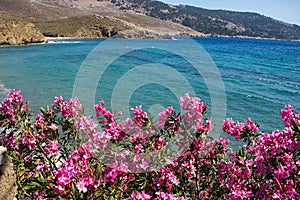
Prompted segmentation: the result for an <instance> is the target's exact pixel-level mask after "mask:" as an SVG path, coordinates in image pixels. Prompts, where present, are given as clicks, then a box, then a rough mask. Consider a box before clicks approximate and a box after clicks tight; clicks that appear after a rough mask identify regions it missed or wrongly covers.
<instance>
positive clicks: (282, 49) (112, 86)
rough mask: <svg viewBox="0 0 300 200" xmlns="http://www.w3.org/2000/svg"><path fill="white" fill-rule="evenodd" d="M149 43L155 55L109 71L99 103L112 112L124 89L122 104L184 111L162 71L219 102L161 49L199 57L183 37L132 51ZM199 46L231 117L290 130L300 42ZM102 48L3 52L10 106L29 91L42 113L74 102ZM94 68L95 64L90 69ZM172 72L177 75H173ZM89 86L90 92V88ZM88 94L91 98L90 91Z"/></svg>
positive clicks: (299, 103) (299, 96)
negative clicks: (287, 113) (288, 110)
mask: <svg viewBox="0 0 300 200" xmlns="http://www.w3.org/2000/svg"><path fill="white" fill-rule="evenodd" d="M117 41H118V40H115V41H114V42H113V43H116V42H117ZM119 42H121V40H119ZM141 42H142V43H143V42H146V43H147V45H148V46H145V47H147V48H143V49H137V50H136V49H130V51H128V52H127V53H126V55H123V56H118V58H117V59H115V60H113V62H112V63H109V64H107V65H108V66H109V67H108V68H107V69H106V70H105V72H103V74H102V77H101V79H100V80H99V82H97V90H96V91H95V96H96V98H95V99H97V100H100V99H104V100H105V101H107V102H108V106H110V105H111V104H110V100H111V99H112V98H113V95H114V94H113V91H116V90H117V89H118V88H117V87H116V85H117V86H119V87H120V88H119V89H120V90H122V91H123V93H122V94H123V95H126V94H127V96H126V97H119V98H120V99H124V100H126V99H129V100H130V101H129V105H130V106H136V105H140V104H142V105H143V106H144V108H145V109H146V110H150V111H151V109H154V110H155V109H159V108H160V107H161V106H168V105H171V104H174V106H175V107H176V108H178V104H176V102H177V99H176V95H174V94H173V93H172V92H173V90H175V89H176V88H180V86H181V85H182V83H181V82H180V81H178V82H177V81H174V80H173V82H172V83H171V82H170V81H169V82H170V85H168V87H166V86H165V85H164V83H163V82H162V83H161V82H160V84H159V83H156V82H159V81H161V80H164V77H160V78H159V76H162V75H165V77H167V76H168V74H164V72H160V70H158V69H159V66H161V65H167V66H169V67H170V68H172V69H173V70H176V71H177V72H178V73H179V74H180V75H182V76H183V77H184V78H185V79H186V80H187V81H188V83H189V84H190V85H191V87H192V88H193V89H194V91H195V93H196V95H197V96H199V97H200V98H201V99H202V100H203V101H205V102H208V103H209V104H210V103H211V98H210V92H209V90H208V86H207V85H206V82H205V80H204V79H203V78H202V76H201V74H199V72H197V71H196V70H195V69H194V68H193V66H191V64H190V63H188V62H187V61H186V60H184V59H183V58H182V57H180V56H178V55H175V54H174V53H170V52H168V51H164V50H161V49H158V48H153V47H156V46H157V45H161V46H162V47H166V46H168V47H170V48H171V49H172V48H173V49H174V48H175V49H176V45H178V47H183V49H185V51H186V52H185V53H186V54H187V55H189V58H191V59H193V57H194V55H196V54H197V53H198V50H197V49H195V48H189V47H188V46H187V47H185V46H184V45H185V39H182V38H179V39H178V40H174V41H172V43H171V41H167V40H145V41H141V40H130V43H131V44H135V43H136V44H139V43H141ZM194 42H195V43H197V44H198V45H199V48H200V46H202V47H203V48H204V49H205V50H206V51H207V53H208V54H209V55H210V56H211V59H213V61H214V63H215V65H216V66H217V69H218V70H219V72H220V74H221V77H222V80H223V82H224V86H225V93H226V100H227V109H226V116H227V117H232V118H233V119H234V120H239V121H244V120H245V119H246V118H247V117H251V118H252V119H253V120H256V121H258V122H259V123H260V127H261V129H263V130H266V131H270V130H272V129H275V128H282V123H281V120H280V115H279V112H280V110H281V109H282V107H283V106H284V105H285V104H291V105H293V106H294V107H295V108H296V109H298V110H299V109H300V43H299V42H290V41H269V40H251V39H228V38H226V39H225V38H194ZM101 43H103V40H61V41H56V42H53V43H50V44H42V45H33V46H22V47H5V48H0V98H2V99H3V98H4V97H5V94H6V93H7V91H8V90H9V89H12V88H16V89H18V90H21V91H22V93H23V95H24V96H25V98H26V99H27V100H28V101H29V102H30V104H31V105H32V108H33V110H34V111H35V112H37V111H38V109H39V107H41V106H45V105H50V104H51V102H52V100H53V97H54V96H59V95H62V96H64V97H65V98H70V97H72V92H73V87H74V81H75V79H76V76H77V75H78V72H79V69H80V66H81V65H82V63H84V62H86V61H87V58H88V54H89V53H90V52H91V51H92V50H93V49H94V48H95V47H97V46H98V45H99V44H100V45H99V46H100V47H101ZM152 44H153V45H152ZM170 45H174V46H170ZM99 46H98V48H99ZM124 49H125V47H124ZM102 50H103V49H102ZM199 51H200V50H199ZM115 54H116V49H112V50H111V49H107V50H106V49H105V51H102V54H99V57H97V59H96V61H97V62H98V63H101V62H105V61H106V60H107V58H113V57H114V56H116V55H115ZM101 56H102V57H101ZM195 59H197V56H195ZM151 62H152V63H155V64H156V65H157V66H158V67H157V66H155V65H151V66H152V67H153V68H152V69H153V71H151V70H150V71H147V72H146V73H143V75H142V76H140V75H138V74H136V76H137V77H134V74H135V73H134V72H135V71H133V68H134V67H135V66H140V65H145V64H148V63H151ZM93 63H95V60H94V61H91V62H89V63H88V64H90V65H93ZM151 66H150V67H151ZM92 67H95V68H97V66H92ZM147 67H148V69H149V66H147ZM140 69H142V68H140ZM130 70H131V71H130ZM155 70H156V71H155ZM157 70H158V71H159V73H158V74H156V73H157ZM168 70H171V69H168ZM148 73H149V75H150V74H151V73H154V76H153V77H154V80H153V77H151V80H153V81H152V82H151V81H149V83H147V84H146V82H147V81H146V82H145V84H144V85H139V87H138V88H134V89H131V90H130V88H128V87H127V88H126V87H125V89H124V87H121V86H123V85H122V81H126V77H127V78H128V77H129V79H128V80H127V81H129V80H130V81H131V82H130V83H131V84H132V83H133V84H132V85H131V86H132V87H136V85H134V83H135V81H137V82H139V81H138V77H142V79H143V76H144V77H145V79H147V77H148ZM172 73H173V71H172ZM172 73H171V75H170V76H173V75H172ZM125 75H126V76H125ZM124 77H125V78H124ZM175 79H176V78H175ZM170 80H171V79H170ZM92 81H95V80H92ZM97 81H98V80H97ZM166 81H168V80H167V79H166ZM81 84H82V85H81V87H83V88H84V87H85V85H84V83H81ZM137 85H138V84H137ZM122 88H123V89H122ZM82 90H83V92H84V91H89V84H87V85H86V88H85V89H82ZM125 90H128V91H125ZM182 92H184V91H182ZM158 104H160V105H158Z"/></svg>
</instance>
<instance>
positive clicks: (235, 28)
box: [110, 0, 300, 40]
mask: <svg viewBox="0 0 300 200" xmlns="http://www.w3.org/2000/svg"><path fill="white" fill-rule="evenodd" d="M110 2H112V3H113V4H114V5H115V6H117V7H118V9H119V10H122V11H127V12H128V11H129V12H136V13H143V14H145V15H148V16H152V17H156V18H159V19H163V20H167V21H172V22H176V23H180V24H182V25H184V26H188V27H190V28H192V29H194V30H196V31H199V32H203V33H205V34H209V35H212V36H219V35H221V36H245V37H262V38H275V39H289V40H299V39H300V26H298V25H294V24H288V23H284V22H281V21H278V20H274V19H272V18H270V17H266V16H263V15H260V14H257V13H250V12H233V11H226V10H208V9H203V8H197V7H193V6H186V5H179V6H173V5H168V4H165V3H162V2H159V1H152V0H126V1H124V0H110Z"/></svg>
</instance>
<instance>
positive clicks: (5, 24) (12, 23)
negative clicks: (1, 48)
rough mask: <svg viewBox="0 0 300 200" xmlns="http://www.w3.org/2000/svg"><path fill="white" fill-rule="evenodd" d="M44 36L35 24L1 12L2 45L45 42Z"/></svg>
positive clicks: (0, 33) (0, 38)
mask: <svg viewBox="0 0 300 200" xmlns="http://www.w3.org/2000/svg"><path fill="white" fill-rule="evenodd" d="M45 41H46V38H45V37H44V35H43V34H42V33H41V32H40V31H39V30H38V29H37V28H36V27H35V25H34V24H33V23H30V22H28V21H25V20H23V19H21V18H18V17H14V16H11V15H8V14H5V13H1V12H0V45H17V44H28V43H40V42H45Z"/></svg>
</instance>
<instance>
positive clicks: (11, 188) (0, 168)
mask: <svg viewBox="0 0 300 200" xmlns="http://www.w3.org/2000/svg"><path fill="white" fill-rule="evenodd" d="M4 153H6V152H0V156H1V158H0V159H1V160H2V156H3V154H4ZM16 193H17V185H16V175H15V173H14V171H13V164H12V162H11V159H10V158H7V159H5V161H4V163H2V162H1V163H0V199H7V200H12V199H14V197H15V196H16Z"/></svg>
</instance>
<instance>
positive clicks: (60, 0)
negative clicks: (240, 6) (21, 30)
mask: <svg viewBox="0 0 300 200" xmlns="http://www.w3.org/2000/svg"><path fill="white" fill-rule="evenodd" d="M1 11H2V12H5V13H7V14H10V15H14V16H18V17H21V18H23V19H26V20H28V21H30V22H32V23H33V24H35V26H36V27H37V28H38V29H39V30H40V31H41V32H42V33H43V34H44V35H45V36H66V37H79V38H82V37H83V38H107V37H123V38H170V37H171V36H179V35H187V36H230V37H258V38H274V39H288V40H300V27H299V26H297V25H293V24H288V23H284V22H281V21H278V20H274V19H272V18H270V17H266V16H263V15H260V14H257V13H250V12H233V11H225V10H208V9H203V8H197V7H193V6H185V5H179V6H174V5H169V4H165V3H162V2H159V1H152V0H1V1H0V12H1Z"/></svg>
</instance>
